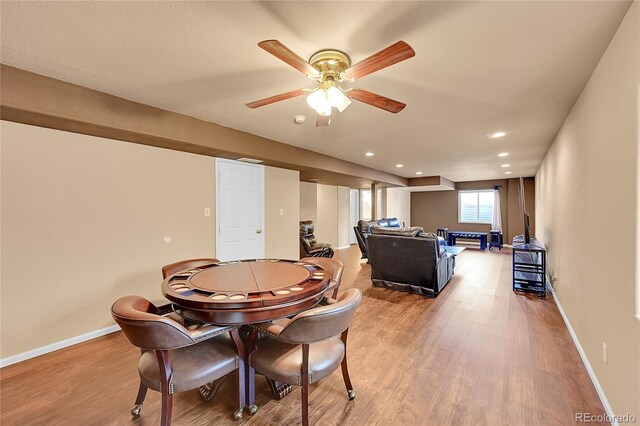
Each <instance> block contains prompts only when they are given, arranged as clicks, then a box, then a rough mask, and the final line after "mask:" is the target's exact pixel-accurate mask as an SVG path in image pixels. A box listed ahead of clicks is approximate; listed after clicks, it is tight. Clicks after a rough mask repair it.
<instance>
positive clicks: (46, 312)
mask: <svg viewBox="0 0 640 426" xmlns="http://www.w3.org/2000/svg"><path fill="white" fill-rule="evenodd" d="M0 125H1V129H0V135H1V149H2V157H1V161H2V163H1V166H0V168H1V177H2V179H1V180H2V182H1V185H2V216H1V217H2V218H1V220H2V223H1V228H2V243H1V248H2V260H1V262H2V271H1V274H2V277H1V280H2V283H1V285H2V288H1V292H2V297H1V302H0V303H1V307H2V312H1V321H2V341H1V343H2V351H1V357H2V358H5V357H8V356H11V355H15V354H17V353H21V352H24V351H27V350H30V349H34V348H36V347H40V346H43V345H46V344H50V343H53V342H57V341H60V340H63V339H67V338H70V337H74V336H77V335H80V334H83V333H86V332H90V331H94V330H97V329H100V328H103V327H106V326H109V325H111V324H113V321H112V319H111V315H110V313H109V308H110V306H111V304H112V303H113V302H114V301H115V300H116V299H117V298H118V297H120V296H124V295H128V294H139V295H141V296H144V297H146V298H149V299H151V300H159V299H161V297H162V296H161V294H160V282H161V272H160V267H161V266H162V265H164V264H167V263H170V262H173V261H176V260H178V259H184V258H190V257H202V256H213V255H214V250H215V241H214V230H215V226H214V218H215V214H214V212H213V210H212V213H211V217H204V208H205V207H210V208H213V203H214V193H213V190H214V168H213V163H214V160H213V158H211V157H204V156H199V155H195V154H188V153H182V152H176V151H170V150H166V149H161V148H154V147H148V146H143V145H136V144H131V143H126V142H116V141H112V140H108V139H103V138H98V137H93V136H86V135H80V134H75V133H68V132H62V131H58V130H50V129H45V128H40V127H33V126H28V125H22V124H16V123H11V122H6V121H2V122H1V124H0ZM165 236H170V237H171V239H172V241H171V243H165V242H164V241H163V238H164V237H165ZM16 321H18V323H16Z"/></svg>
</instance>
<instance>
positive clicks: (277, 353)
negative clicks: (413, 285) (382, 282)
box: [247, 289, 362, 426]
mask: <svg viewBox="0 0 640 426" xmlns="http://www.w3.org/2000/svg"><path fill="white" fill-rule="evenodd" d="M361 300H362V293H361V292H360V290H358V289H349V290H347V291H345V292H343V293H342V296H341V297H340V299H338V300H337V301H335V300H334V301H333V303H330V304H329V305H326V306H320V307H316V308H313V309H310V310H308V311H305V312H302V313H300V314H298V315H296V316H295V317H293V319H291V320H290V321H289V322H288V323H287V324H286V325H285V326H281V325H278V324H275V323H263V324H253V325H252V330H251V332H250V333H249V337H248V339H247V350H248V353H249V357H248V359H249V365H248V367H249V368H248V373H249V382H250V383H252V381H253V380H254V374H255V373H259V374H262V375H264V376H266V377H268V378H270V379H272V380H276V381H278V382H282V383H287V384H291V385H299V386H302V424H303V425H304V426H307V425H308V424H309V384H310V383H315V382H317V381H319V380H321V379H323V378H324V377H327V376H328V375H329V374H331V373H332V372H333V371H335V370H336V369H337V368H338V366H342V377H343V379H344V384H345V386H346V388H347V394H348V396H349V399H350V400H352V399H355V397H356V393H355V391H354V390H353V386H352V384H351V379H350V378H349V371H348V368H347V334H348V332H349V326H350V325H351V320H352V319H353V315H354V313H355V311H356V309H357V308H358V305H359V304H360V301H361ZM258 332H262V333H264V334H266V337H265V338H263V339H260V340H257V339H256V336H257V334H258ZM256 340H257V343H256ZM254 345H255V350H254ZM252 388H253V386H252V385H249V389H250V392H249V395H248V403H249V404H251V405H253V399H254V395H253V394H252V393H251V389H252Z"/></svg>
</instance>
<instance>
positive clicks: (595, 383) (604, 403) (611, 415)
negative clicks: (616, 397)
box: [546, 279, 618, 426]
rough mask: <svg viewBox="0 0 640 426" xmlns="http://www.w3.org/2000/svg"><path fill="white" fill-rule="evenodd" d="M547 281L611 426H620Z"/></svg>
mask: <svg viewBox="0 0 640 426" xmlns="http://www.w3.org/2000/svg"><path fill="white" fill-rule="evenodd" d="M546 281H547V290H548V291H549V292H551V294H553V300H554V301H555V302H556V306H557V307H558V310H559V311H560V315H562V319H563V320H564V323H565V325H566V326H567V329H568V330H569V334H570V335H571V339H572V340H573V344H574V345H575V346H576V349H577V350H578V354H580V358H581V359H582V363H583V364H584V366H585V368H586V369H587V373H588V374H589V378H590V379H591V382H592V383H593V386H594V387H595V388H596V393H597V394H598V397H599V398H600V402H602V406H603V407H604V411H605V412H606V413H607V415H608V416H609V418H610V419H611V425H612V426H618V421H617V420H616V417H615V415H614V413H613V409H612V408H611V404H609V400H608V399H607V396H606V395H605V394H604V390H603V389H602V386H600V382H599V381H598V377H596V373H595V372H594V371H593V368H591V363H590V362H589V359H588V358H587V354H586V353H585V352H584V349H582V345H581V344H580V341H579V340H578V336H576V333H575V332H574V331H573V327H571V323H570V322H569V318H567V315H566V314H565V313H564V309H562V305H561V304H560V301H559V300H558V298H557V297H556V293H555V292H554V291H553V287H551V283H550V282H549V280H548V279H547V280H546Z"/></svg>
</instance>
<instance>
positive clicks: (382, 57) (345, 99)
mask: <svg viewBox="0 0 640 426" xmlns="http://www.w3.org/2000/svg"><path fill="white" fill-rule="evenodd" d="M258 46H259V47H261V48H263V49H264V50H266V51H267V52H269V53H271V54H272V55H273V56H275V57H276V58H278V59H280V60H282V61H284V62H286V63H287V64H289V65H290V66H292V67H293V68H295V69H297V70H298V71H300V72H302V73H303V74H305V75H306V76H307V77H309V78H311V79H313V80H316V81H318V87H316V88H315V89H298V90H292V91H290V92H286V93H280V94H278V95H275V96H271V97H268V98H265V99H261V100H259V101H255V102H250V103H248V104H246V105H247V106H248V107H249V108H259V107H262V106H265V105H269V104H273V103H275V102H280V101H284V100H286V99H291V98H295V97H297V96H303V95H308V96H307V103H308V104H309V106H310V107H311V108H313V109H314V110H316V112H317V113H318V118H317V120H316V126H327V125H329V124H330V123H331V111H332V109H333V108H336V109H337V110H338V111H340V112H342V111H344V110H345V109H346V108H347V107H348V106H349V105H351V99H355V100H356V101H360V102H363V103H365V104H369V105H372V106H374V107H377V108H380V109H383V110H385V111H389V112H391V113H394V114H396V113H398V112H400V111H402V110H403V109H404V107H405V106H406V105H405V104H403V103H402V102H398V101H394V100H393V99H389V98H385V97H384V96H380V95H378V94H375V93H372V92H369V91H367V90H362V89H356V88H353V89H349V90H344V89H343V88H342V87H340V83H342V82H345V81H346V82H351V81H355V80H357V79H359V78H362V77H365V76H367V75H369V74H372V73H374V72H376V71H380V70H381V69H383V68H386V67H389V66H391V65H393V64H397V63H398V62H401V61H404V60H406V59H409V58H412V57H413V56H415V54H416V52H414V50H413V49H412V48H411V46H409V45H408V44H407V43H405V42H404V41H399V42H397V43H395V44H392V45H391V46H389V47H387V48H386V49H383V50H381V51H379V52H378V53H376V54H374V55H371V56H369V57H368V58H366V59H363V60H362V61H360V62H358V63H357V64H355V65H351V60H350V59H349V56H347V54H345V53H344V52H341V51H339V50H321V51H319V52H317V53H315V54H313V55H312V56H311V58H310V59H309V61H308V62H307V61H305V60H304V59H302V58H301V57H300V56H298V55H296V54H295V53H293V52H292V51H291V50H290V49H289V48H287V47H286V46H285V45H284V44H282V43H280V42H279V41H278V40H264V41H261V42H260V43H258Z"/></svg>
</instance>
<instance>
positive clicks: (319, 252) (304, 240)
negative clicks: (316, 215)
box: [300, 220, 334, 259]
mask: <svg viewBox="0 0 640 426" xmlns="http://www.w3.org/2000/svg"><path fill="white" fill-rule="evenodd" d="M313 228H314V227H313V221H312V220H303V221H301V222H300V259H302V258H304V257H329V258H330V257H333V253H334V252H333V247H331V245H330V244H322V243H318V242H317V241H316V236H315V235H313Z"/></svg>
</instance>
